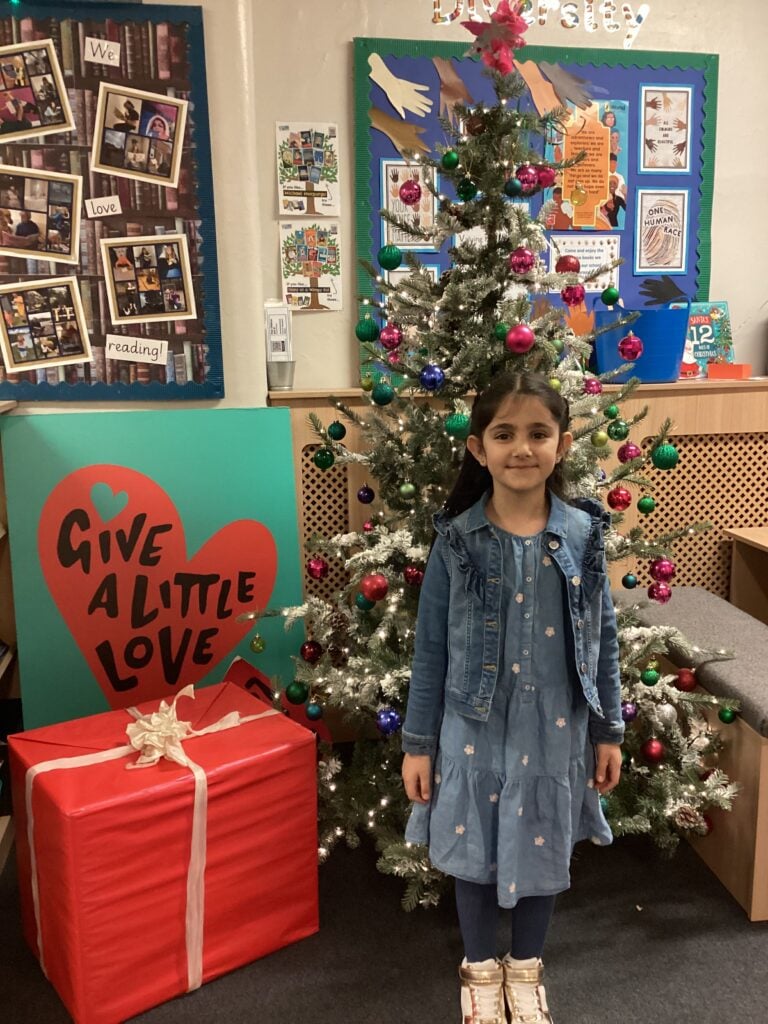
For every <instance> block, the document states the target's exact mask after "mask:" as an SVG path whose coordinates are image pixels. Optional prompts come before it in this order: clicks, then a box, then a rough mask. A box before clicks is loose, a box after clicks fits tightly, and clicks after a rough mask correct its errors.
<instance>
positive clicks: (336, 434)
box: [328, 420, 347, 441]
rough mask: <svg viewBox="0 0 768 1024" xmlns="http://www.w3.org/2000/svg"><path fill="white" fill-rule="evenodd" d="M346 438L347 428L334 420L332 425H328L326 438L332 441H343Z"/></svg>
mask: <svg viewBox="0 0 768 1024" xmlns="http://www.w3.org/2000/svg"><path fill="white" fill-rule="evenodd" d="M346 436H347V428H346V427H345V426H344V424H343V423H340V422H339V421H338V420H334V421H333V423H331V424H329V426H328V437H330V439H331V440H332V441H343V440H344V438H345V437H346Z"/></svg>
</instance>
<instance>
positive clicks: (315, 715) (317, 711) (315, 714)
mask: <svg viewBox="0 0 768 1024" xmlns="http://www.w3.org/2000/svg"><path fill="white" fill-rule="evenodd" d="M304 714H305V715H306V716H307V718H308V719H309V720H310V722H317V721H318V720H319V719H321V718H322V717H323V706H322V704H318V703H317V701H316V700H311V701H310V702H309V704H307V706H306V708H305V709H304Z"/></svg>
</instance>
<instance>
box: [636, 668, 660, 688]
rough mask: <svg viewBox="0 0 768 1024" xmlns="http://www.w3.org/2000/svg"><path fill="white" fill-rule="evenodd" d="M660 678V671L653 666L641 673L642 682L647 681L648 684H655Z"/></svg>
mask: <svg viewBox="0 0 768 1024" xmlns="http://www.w3.org/2000/svg"><path fill="white" fill-rule="evenodd" d="M660 679H661V676H660V675H659V673H658V672H657V671H656V670H655V669H652V668H647V669H645V671H643V672H641V673H640V682H641V683H645V685H646V686H655V685H656V683H658V681H659V680H660Z"/></svg>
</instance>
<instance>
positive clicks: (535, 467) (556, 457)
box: [467, 395, 573, 494]
mask: <svg viewBox="0 0 768 1024" xmlns="http://www.w3.org/2000/svg"><path fill="white" fill-rule="evenodd" d="M572 441H573V436H572V435H571V434H570V433H568V432H565V433H562V434H561V433H560V428H559V426H558V423H557V421H556V420H555V418H554V417H553V415H552V413H551V412H550V411H549V409H548V408H547V407H546V405H544V403H543V402H542V401H541V400H540V399H539V398H534V397H533V396H531V395H509V397H507V398H506V399H504V401H503V402H502V403H501V405H500V406H499V408H498V410H497V412H496V415H495V416H494V418H493V419H492V420H491V422H490V423H489V424H488V426H487V427H486V429H485V430H484V431H483V434H482V437H478V436H477V435H475V434H472V435H470V437H468V438H467V447H468V448H469V450H470V452H471V453H472V454H473V455H474V456H475V458H476V459H477V460H478V462H479V463H480V464H481V465H483V466H486V467H487V468H488V472H489V473H490V474H491V477H492V479H493V486H494V490H495V489H496V488H500V489H502V490H505V491H508V492H510V493H514V494H532V493H534V492H541V493H543V491H544V489H545V487H546V484H547V480H548V479H549V477H550V475H551V474H552V471H553V470H554V468H555V466H556V464H557V463H558V462H559V461H560V460H561V459H562V457H563V456H564V455H565V453H566V452H567V451H568V449H569V448H570V446H571V442H572Z"/></svg>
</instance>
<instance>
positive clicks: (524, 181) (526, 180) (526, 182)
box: [515, 164, 539, 195]
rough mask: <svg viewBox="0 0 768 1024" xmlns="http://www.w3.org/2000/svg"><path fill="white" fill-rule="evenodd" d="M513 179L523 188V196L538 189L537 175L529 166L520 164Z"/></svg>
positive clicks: (533, 168) (534, 169)
mask: <svg viewBox="0 0 768 1024" xmlns="http://www.w3.org/2000/svg"><path fill="white" fill-rule="evenodd" d="M515 177H516V178H517V180H518V181H519V182H520V184H521V185H522V186H523V195H528V194H529V193H530V192H533V191H534V189H537V188H538V187H539V175H538V174H537V172H536V168H535V167H532V166H531V165H530V164H522V165H521V166H520V167H518V168H517V170H516V171H515Z"/></svg>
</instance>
